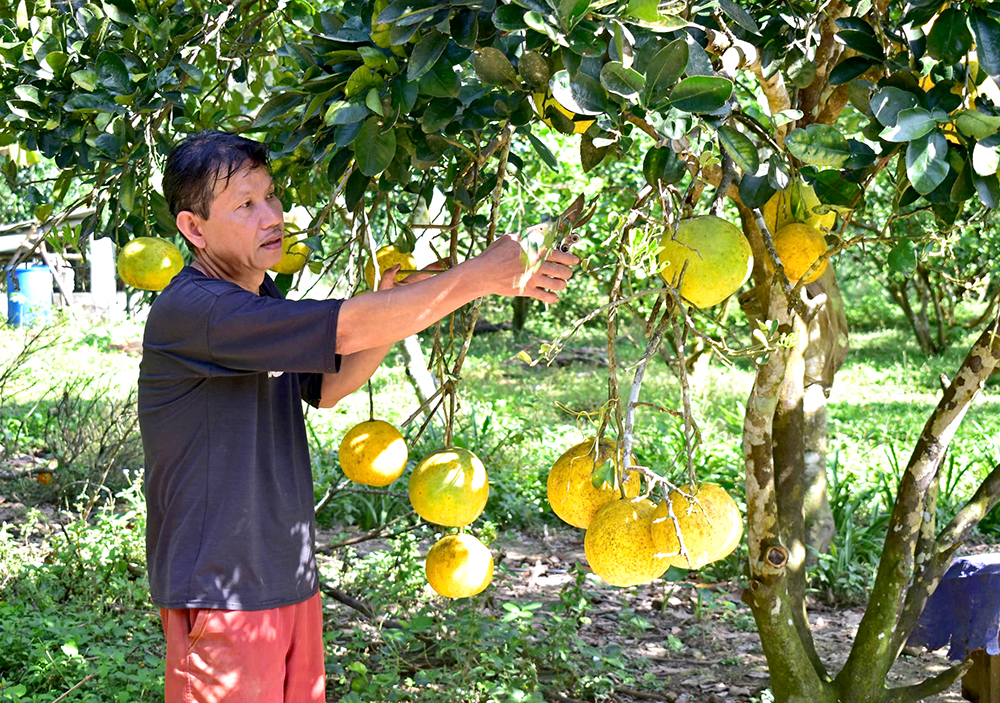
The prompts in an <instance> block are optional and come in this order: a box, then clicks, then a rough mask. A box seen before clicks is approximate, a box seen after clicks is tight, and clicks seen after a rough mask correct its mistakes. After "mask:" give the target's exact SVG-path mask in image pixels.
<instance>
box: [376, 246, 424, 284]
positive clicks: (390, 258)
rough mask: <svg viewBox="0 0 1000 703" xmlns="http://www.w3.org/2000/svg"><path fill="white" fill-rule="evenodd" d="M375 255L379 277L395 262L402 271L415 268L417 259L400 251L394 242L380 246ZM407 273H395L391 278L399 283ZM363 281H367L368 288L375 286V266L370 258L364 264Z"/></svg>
mask: <svg viewBox="0 0 1000 703" xmlns="http://www.w3.org/2000/svg"><path fill="white" fill-rule="evenodd" d="M375 257H376V258H377V259H378V272H379V278H381V276H382V274H383V273H385V271H386V270H387V269H391V268H392V267H393V266H395V265H396V264H399V265H400V266H401V267H402V270H404V271H416V270H417V260H416V259H415V258H413V254H410V253H409V252H402V251H400V250H399V249H397V248H396V245H395V244H389V245H387V246H384V247H382V248H381V249H379V250H378V251H376V252H375ZM409 275H410V274H408V273H397V274H396V277H395V278H394V279H393V280H394V281H395V282H396V283H399V282H400V281H402V280H403V279H404V278H406V277H407V276H409ZM365 281H366V282H367V283H368V287H369V288H375V266H374V265H373V264H372V262H371V260H370V259H369V261H368V263H366V264H365Z"/></svg>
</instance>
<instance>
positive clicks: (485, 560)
mask: <svg viewBox="0 0 1000 703" xmlns="http://www.w3.org/2000/svg"><path fill="white" fill-rule="evenodd" d="M424 573H425V574H427V583H429V584H430V585H431V588H433V589H434V590H435V591H437V592H438V593H440V594H441V595H442V596H444V597H445V598H468V597H469V596H474V595H476V594H477V593H481V592H482V591H484V590H486V587H487V586H489V585H490V581H492V580H493V555H492V554H491V553H490V550H489V549H488V548H487V547H486V545H485V544H483V543H482V542H480V541H479V540H478V539H476V538H475V537H473V536H472V535H466V534H458V535H447V536H446V537H442V538H441V539H440V540H439V541H438V542H437V543H436V544H435V545H434V546H433V547H431V548H430V551H428V552H427V560H426V561H425V562H424Z"/></svg>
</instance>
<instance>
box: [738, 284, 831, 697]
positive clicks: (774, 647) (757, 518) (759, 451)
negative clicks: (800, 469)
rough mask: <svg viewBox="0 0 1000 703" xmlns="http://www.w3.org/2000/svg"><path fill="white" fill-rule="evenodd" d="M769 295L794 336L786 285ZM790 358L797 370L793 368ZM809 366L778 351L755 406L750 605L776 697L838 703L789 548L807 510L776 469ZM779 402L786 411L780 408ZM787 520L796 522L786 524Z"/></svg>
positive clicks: (749, 440)
mask: <svg viewBox="0 0 1000 703" xmlns="http://www.w3.org/2000/svg"><path fill="white" fill-rule="evenodd" d="M769 298H770V305H769V309H768V317H769V318H770V319H776V320H778V321H779V323H780V329H782V330H783V331H785V332H790V331H792V329H793V326H794V321H793V319H792V318H791V316H790V315H789V313H788V310H787V301H786V299H785V296H784V291H782V289H781V287H780V285H777V284H776V285H774V286H773V287H772V288H771V291H770V296H769ZM796 354H798V356H799V357H800V359H799V360H798V361H796V360H795V359H794V357H795V355H796ZM790 358H791V364H792V368H791V369H788V368H787V367H788V365H789V360H790ZM795 364H798V365H799V370H798V374H797V376H798V379H799V381H798V384H797V387H796V384H795V383H794V382H792V383H791V384H787V383H782V379H783V378H785V377H788V376H791V377H793V378H794V377H795V376H796V373H795V369H794V366H795ZM801 365H802V361H801V351H799V352H796V351H795V350H794V349H793V350H784V349H778V350H775V351H774V352H773V353H772V354H771V355H770V357H769V359H768V361H767V363H765V364H764V365H762V366H761V367H760V368H759V369H758V371H757V378H756V380H755V381H754V387H753V390H752V391H751V394H750V398H749V399H748V401H747V410H746V419H745V422H744V426H743V457H744V462H745V464H746V500H747V542H748V546H749V552H750V587H749V589H747V590H746V591H745V592H744V594H743V600H744V601H745V602H746V603H747V604H748V605H749V606H750V609H751V611H752V612H753V615H754V620H755V621H756V623H757V629H758V631H759V632H760V639H761V646H762V648H763V649H764V656H765V657H766V658H767V665H768V670H769V671H770V674H771V690H772V691H773V693H774V695H775V700H776V701H778V702H779V703H834V702H835V701H836V700H837V699H836V696H835V691H834V690H833V688H832V686H831V685H830V682H829V677H828V676H826V674H825V671H823V667H822V664H821V663H820V662H819V659H818V657H817V656H816V652H815V648H814V647H813V643H812V636H811V633H810V632H809V628H808V623H804V610H803V601H802V598H801V596H800V592H801V586H800V585H799V584H798V583H796V581H797V580H798V579H799V578H800V576H799V570H800V569H801V558H800V557H801V551H802V550H801V548H799V549H798V550H796V549H795V548H793V549H792V552H791V554H790V553H789V550H788V548H787V547H786V545H785V544H783V542H784V540H786V539H788V537H787V536H786V535H789V534H791V535H792V539H793V541H794V539H795V537H794V533H795V527H794V525H795V524H798V525H799V529H800V530H801V512H799V513H798V517H796V514H795V510H794V508H790V507H789V504H795V503H797V501H796V500H795V499H794V498H792V499H789V498H787V497H779V495H780V492H779V490H778V488H779V486H780V482H781V481H783V480H784V481H787V480H789V479H790V477H789V475H788V473H787V472H788V471H790V469H789V468H788V467H785V468H784V469H782V470H784V471H785V472H786V474H785V476H781V475H780V474H779V473H778V468H777V467H776V464H775V452H776V451H778V452H779V453H780V452H781V451H783V449H784V448H783V447H782V445H781V443H780V442H776V440H777V439H778V435H779V434H781V433H784V436H785V437H786V438H787V437H788V436H790V434H789V433H790V432H791V431H792V430H791V428H790V427H788V425H792V424H794V417H795V414H796V413H795V411H794V407H791V408H789V407H788V406H789V405H791V406H794V405H795V397H796V393H797V395H798V402H799V410H800V411H801V390H797V389H801V379H802V378H803V375H802V373H803V371H802V366H801ZM779 405H781V406H784V407H783V409H782V410H780V411H779ZM776 417H778V418H780V421H781V422H784V423H786V428H784V429H778V428H776V427H775V418H776ZM788 463H792V462H788ZM781 492H783V491H781ZM782 518H787V519H788V520H789V521H790V522H791V523H792V524H791V525H788V524H784V523H783V522H782ZM799 535H801V532H799ZM796 551H798V552H799V556H798V557H797V556H796ZM796 561H798V562H799V564H798V565H796V564H795V562H796ZM790 562H791V567H790ZM790 571H791V573H790ZM803 624H804V625H805V627H804V628H803Z"/></svg>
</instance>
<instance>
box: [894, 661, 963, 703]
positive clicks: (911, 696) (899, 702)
mask: <svg viewBox="0 0 1000 703" xmlns="http://www.w3.org/2000/svg"><path fill="white" fill-rule="evenodd" d="M971 666H972V660H971V659H966V660H965V661H964V662H962V663H961V664H957V665H955V666H953V667H952V668H950V669H947V670H945V671H943V672H941V673H940V674H938V675H937V676H934V677H931V678H929V679H927V680H926V681H921V682H920V683H918V684H914V685H912V686H902V687H900V688H891V689H889V692H888V693H887V694H886V698H885V701H886V703H917V702H918V701H922V700H925V699H927V698H929V697H931V696H933V695H935V694H937V693H941V692H942V691H944V690H945V689H946V688H948V687H949V686H951V685H952V684H953V683H955V682H956V681H958V680H959V679H960V678H961V677H962V676H964V675H965V672H967V671H968V670H969V667H971Z"/></svg>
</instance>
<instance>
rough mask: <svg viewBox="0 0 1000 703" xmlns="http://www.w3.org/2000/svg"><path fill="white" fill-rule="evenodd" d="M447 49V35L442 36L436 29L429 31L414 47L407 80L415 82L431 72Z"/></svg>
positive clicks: (407, 70)
mask: <svg viewBox="0 0 1000 703" xmlns="http://www.w3.org/2000/svg"><path fill="white" fill-rule="evenodd" d="M447 48H448V35H447V34H442V33H441V32H439V31H437V30H436V29H432V30H431V31H429V32H428V33H427V34H426V35H424V37H423V38H422V39H421V40H420V41H419V42H418V43H417V45H416V46H415V47H413V53H412V54H411V55H410V61H409V64H407V67H406V78H407V80H411V81H415V80H417V79H418V78H420V77H421V76H422V75H424V74H425V73H427V72H428V71H430V70H431V68H432V67H433V66H434V64H436V63H437V60H438V59H439V58H441V54H443V53H444V50H445V49H447Z"/></svg>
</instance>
